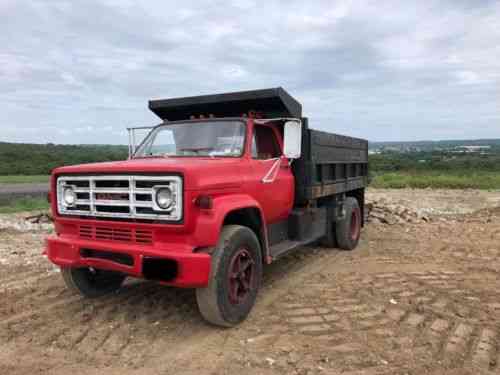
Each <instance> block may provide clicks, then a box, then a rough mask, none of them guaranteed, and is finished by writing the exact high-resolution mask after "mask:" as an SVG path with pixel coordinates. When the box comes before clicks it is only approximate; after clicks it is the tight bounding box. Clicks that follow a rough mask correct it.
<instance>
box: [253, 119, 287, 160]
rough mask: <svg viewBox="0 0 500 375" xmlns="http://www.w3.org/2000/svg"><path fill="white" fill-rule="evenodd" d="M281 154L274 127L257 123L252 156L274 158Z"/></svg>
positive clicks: (262, 158)
mask: <svg viewBox="0 0 500 375" xmlns="http://www.w3.org/2000/svg"><path fill="white" fill-rule="evenodd" d="M280 156H281V150H280V147H279V145H278V142H277V141H276V135H275V134H274V131H273V129H271V128H269V127H267V126H261V125H256V126H255V128H254V136H253V141H252V158H254V159H260V160H265V159H272V158H278V157H280Z"/></svg>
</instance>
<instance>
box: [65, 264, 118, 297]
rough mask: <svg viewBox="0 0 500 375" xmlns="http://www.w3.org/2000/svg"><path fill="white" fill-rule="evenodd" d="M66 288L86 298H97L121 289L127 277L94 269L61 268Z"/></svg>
mask: <svg viewBox="0 0 500 375" xmlns="http://www.w3.org/2000/svg"><path fill="white" fill-rule="evenodd" d="M61 275H62V277H63V280H64V282H65V283H66V286H67V287H68V288H69V289H71V290H73V291H75V292H77V293H80V294H81V295H82V296H84V297H89V298H95V297H100V296H102V295H105V294H108V293H111V292H114V291H115V290H117V289H119V288H120V287H121V285H122V283H123V281H124V280H125V277H126V276H125V275H123V274H121V273H118V272H113V271H104V270H98V269H94V268H61Z"/></svg>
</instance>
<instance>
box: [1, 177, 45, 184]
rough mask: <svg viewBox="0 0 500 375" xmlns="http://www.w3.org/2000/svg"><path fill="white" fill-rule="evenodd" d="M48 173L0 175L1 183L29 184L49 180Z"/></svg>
mask: <svg viewBox="0 0 500 375" xmlns="http://www.w3.org/2000/svg"><path fill="white" fill-rule="evenodd" d="M49 177H50V176H47V175H34V176H27V175H14V176H0V184H29V183H37V182H49Z"/></svg>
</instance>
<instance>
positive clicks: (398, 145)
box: [369, 139, 500, 151]
mask: <svg viewBox="0 0 500 375" xmlns="http://www.w3.org/2000/svg"><path fill="white" fill-rule="evenodd" d="M463 146H490V147H491V148H500V139H471V140H446V141H415V142H411V141H410V142H370V146H369V147H370V149H371V150H380V149H395V150H416V149H418V150H419V151H439V150H447V149H452V148H457V147H463Z"/></svg>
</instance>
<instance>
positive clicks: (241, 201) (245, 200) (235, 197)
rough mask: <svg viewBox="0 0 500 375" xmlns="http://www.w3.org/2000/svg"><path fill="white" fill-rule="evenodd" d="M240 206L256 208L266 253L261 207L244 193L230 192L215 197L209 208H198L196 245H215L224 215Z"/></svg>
mask: <svg viewBox="0 0 500 375" xmlns="http://www.w3.org/2000/svg"><path fill="white" fill-rule="evenodd" d="M242 208H256V209H257V210H259V214H260V217H261V221H262V226H263V227H262V232H263V233H262V235H263V236H264V244H265V249H264V250H265V254H267V253H268V252H267V227H266V223H265V221H264V215H263V213H262V207H261V206H260V204H259V203H258V202H257V201H256V200H255V199H254V198H252V197H251V196H249V195H246V194H231V195H224V196H219V197H215V198H214V199H213V205H212V208H211V209H209V210H200V213H199V215H198V221H197V223H196V229H195V232H194V238H195V239H196V242H197V244H194V245H195V246H196V247H212V246H215V245H217V241H218V240H219V235H220V232H221V230H222V225H223V223H224V219H225V217H226V216H227V215H228V214H229V213H230V212H231V211H235V210H239V209H242Z"/></svg>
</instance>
